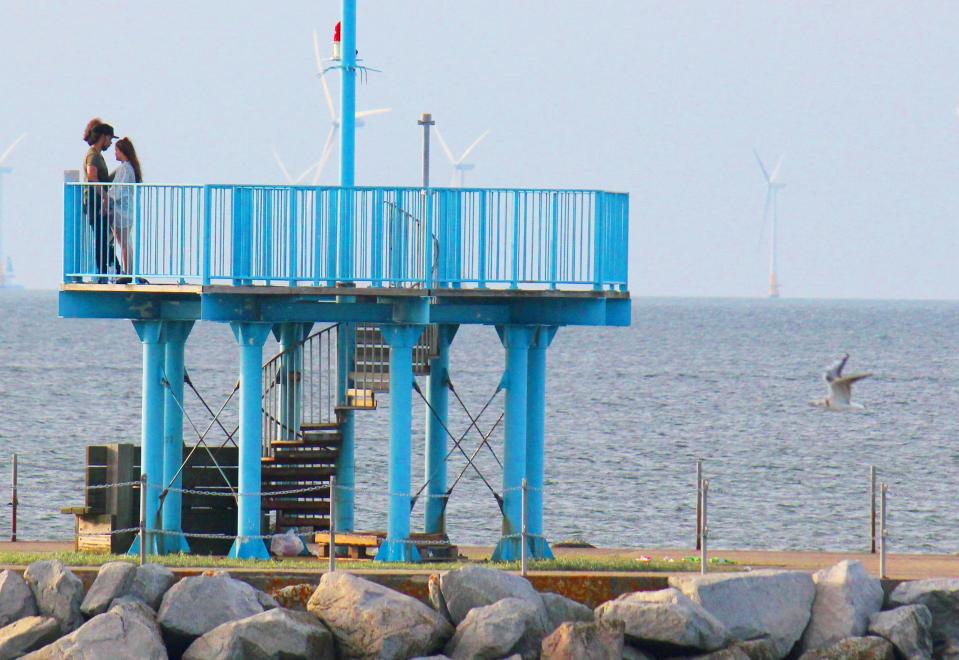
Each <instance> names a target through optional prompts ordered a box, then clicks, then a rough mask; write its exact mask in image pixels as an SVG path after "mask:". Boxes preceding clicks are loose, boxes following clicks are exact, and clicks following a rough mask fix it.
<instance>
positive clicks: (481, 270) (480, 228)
mask: <svg viewBox="0 0 959 660" xmlns="http://www.w3.org/2000/svg"><path fill="white" fill-rule="evenodd" d="M486 210H487V209H486V191H485V190H481V191H479V213H478V214H477V215H478V217H477V221H476V232H477V234H478V235H477V237H476V238H477V240H476V257H477V259H476V286H478V287H479V288H480V289H485V288H486Z"/></svg>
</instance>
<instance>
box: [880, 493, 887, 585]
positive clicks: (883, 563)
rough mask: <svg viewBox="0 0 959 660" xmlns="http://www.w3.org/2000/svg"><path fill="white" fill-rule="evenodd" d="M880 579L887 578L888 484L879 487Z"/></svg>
mask: <svg viewBox="0 0 959 660" xmlns="http://www.w3.org/2000/svg"><path fill="white" fill-rule="evenodd" d="M879 577H880V578H885V577H886V482H882V484H880V486H879Z"/></svg>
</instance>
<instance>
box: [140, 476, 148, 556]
mask: <svg viewBox="0 0 959 660" xmlns="http://www.w3.org/2000/svg"><path fill="white" fill-rule="evenodd" d="M146 558H147V475H146V474H141V475H140V566H143V565H144V564H145V563H146Z"/></svg>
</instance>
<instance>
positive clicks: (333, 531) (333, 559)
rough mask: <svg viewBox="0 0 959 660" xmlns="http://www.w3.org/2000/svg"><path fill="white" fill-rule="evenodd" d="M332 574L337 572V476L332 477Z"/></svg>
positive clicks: (328, 552)
mask: <svg viewBox="0 0 959 660" xmlns="http://www.w3.org/2000/svg"><path fill="white" fill-rule="evenodd" d="M327 554H329V555H330V573H332V572H333V571H335V570H336V476H335V475H334V476H331V477H330V545H329V548H328V550H327Z"/></svg>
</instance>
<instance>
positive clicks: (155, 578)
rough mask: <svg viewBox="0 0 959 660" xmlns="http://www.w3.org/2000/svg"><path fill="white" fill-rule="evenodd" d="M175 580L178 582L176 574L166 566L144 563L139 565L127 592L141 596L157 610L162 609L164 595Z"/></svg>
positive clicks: (141, 598)
mask: <svg viewBox="0 0 959 660" xmlns="http://www.w3.org/2000/svg"><path fill="white" fill-rule="evenodd" d="M174 582H176V576H175V575H173V571H171V570H170V569H169V568H167V567H166V566H160V565H159V564H144V565H143V566H137V569H136V573H135V574H134V576H133V580H132V581H131V582H130V586H129V589H128V590H127V593H128V594H129V595H131V596H133V597H134V598H139V599H140V600H142V601H143V602H144V603H146V604H147V605H149V606H150V607H152V608H153V610H154V611H156V610H159V609H160V603H161V602H162V601H163V595H164V594H165V593H166V592H167V590H168V589H169V588H170V587H172V586H173V583H174Z"/></svg>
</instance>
